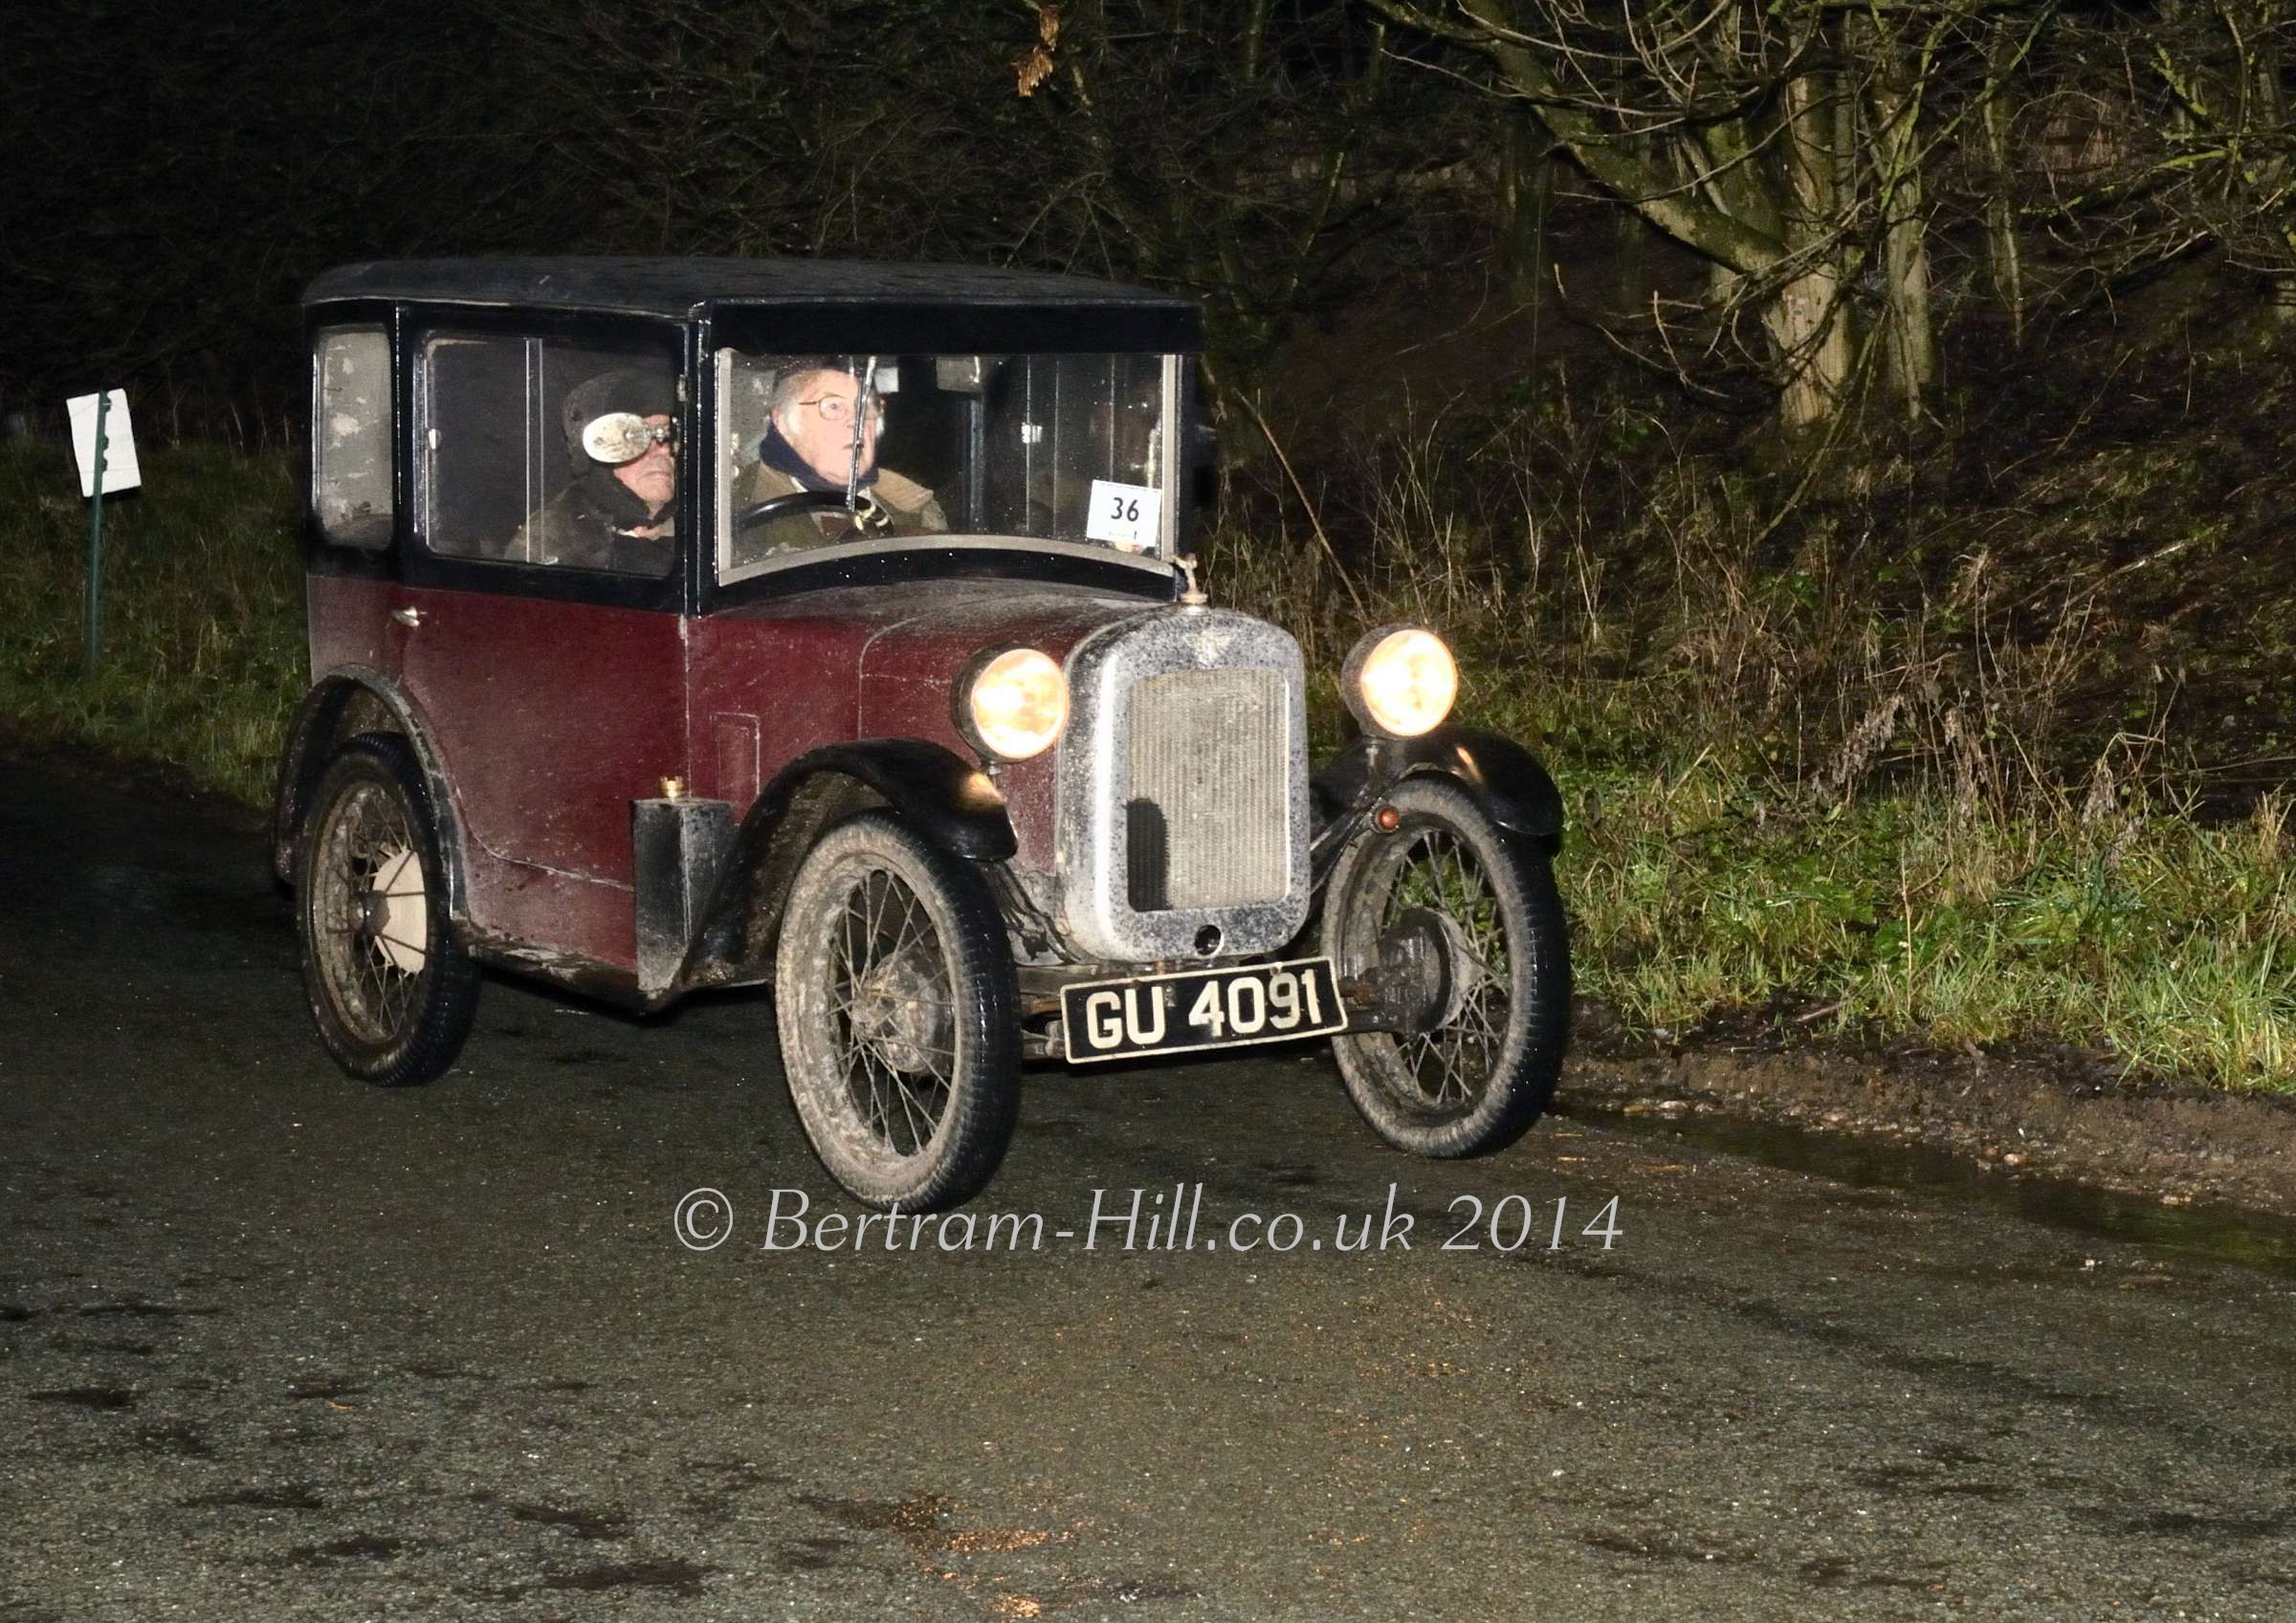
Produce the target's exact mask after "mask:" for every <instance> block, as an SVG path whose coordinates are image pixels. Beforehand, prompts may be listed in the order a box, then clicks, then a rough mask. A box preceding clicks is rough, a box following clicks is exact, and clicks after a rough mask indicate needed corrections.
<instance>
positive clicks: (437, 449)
mask: <svg viewBox="0 0 2296 1623" xmlns="http://www.w3.org/2000/svg"><path fill="white" fill-rule="evenodd" d="M422 385H423V386H422V397H423V446H424V455H425V458H426V476H425V477H424V479H423V526H422V529H423V536H424V539H425V541H426V542H427V544H428V545H429V547H430V548H431V551H432V552H435V553H440V554H444V555H446V556H449V557H454V558H478V559H495V560H497V561H501V562H508V563H540V564H548V565H551V566H553V567H557V568H562V569H589V570H601V571H605V572H607V573H612V574H619V575H643V576H651V577H654V578H657V579H658V578H660V577H662V576H665V575H668V574H669V573H670V570H671V566H672V564H673V561H674V560H675V559H676V556H677V525H678V515H677V502H676V494H677V484H678V478H677V453H678V447H677V442H676V423H677V419H678V410H677V366H676V362H675V352H674V351H673V349H672V348H671V347H670V346H669V345H667V344H664V345H661V346H659V347H647V346H638V345H629V346H614V345H601V344H596V343H589V342H574V341H571V340H561V339H545V338H538V337H521V336H518V335H510V334H493V333H487V334H452V333H447V334H438V335H435V336H433V337H431V339H430V340H428V341H427V342H426V343H425V344H424V347H423V365H422Z"/></svg>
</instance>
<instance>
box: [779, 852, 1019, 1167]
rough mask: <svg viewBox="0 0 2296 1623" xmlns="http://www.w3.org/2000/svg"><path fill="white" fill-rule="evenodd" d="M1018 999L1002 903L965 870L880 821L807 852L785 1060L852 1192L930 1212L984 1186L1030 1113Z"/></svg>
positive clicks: (793, 930) (785, 918) (814, 1133)
mask: <svg viewBox="0 0 2296 1623" xmlns="http://www.w3.org/2000/svg"><path fill="white" fill-rule="evenodd" d="M1019 1001H1020V996H1019V992H1018V990H1017V988H1016V986H1015V977H1014V975H1013V968H1012V957H1011V954H1010V952H1009V950H1008V949H1007V947H1006V946H1005V939H1004V922H1003V920H1002V918H1001V917H1000V916H999V914H998V912H997V908H996V903H995V902H994V901H993V900H992V899H991V897H990V896H989V893H988V888H987V887H986V886H985V885H983V884H982V882H981V879H980V876H979V875H978V874H976V873H974V872H973V871H972V870H971V869H970V868H969V867H967V866H965V865H964V864H963V863H962V862H960V861H959V860H958V859H957V858H955V857H952V856H950V855H948V854H947V853H946V852H944V851H942V850H940V849H939V848H938V846H936V845H934V844H931V843H929V842H928V841H926V840H924V839H923V838H922V837H920V836H919V835H917V834H916V832H915V831H914V830H912V829H910V828H908V827H907V826H905V825H904V824H903V823H901V822H899V821H898V820H897V819H895V818H894V817H892V816H889V815H888V814H886V813H883V812H865V813H863V814H862V815H861V816H859V817H856V818H854V819H852V820H851V821H850V822H843V823H840V824H838V825H837V826H836V827H835V828H833V829H831V830H830V831H829V832H828V834H826V835H824V836H823V837H822V839H821V841H820V843H819V844H816V845H815V846H814V847H813V849H812V850H811V851H810V852H808V853H807V854H806V860H805V863H804V865H803V866H800V867H799V869H798V871H797V877H796V878H795V880H794V881H793V882H792V883H791V886H790V890H789V902H788V906H787V908H786V909H785V910H784V912H783V915H782V932H781V944H780V947H779V949H778V950H777V952H776V954H775V963H774V1008H775V1013H776V1018H777V1020H778V1022H779V1024H780V1026H781V1036H782V1065H783V1069H784V1070H785V1071H786V1072H787V1073H788V1078H789V1096H790V1098H791V1100H792V1101H793V1102H794V1103H795V1105H796V1107H797V1115H798V1120H799V1121H800V1122H802V1123H803V1124H804V1125H805V1130H806V1137H807V1138H809V1139H811V1140H812V1142H813V1151H814V1153H815V1154H817V1155H819V1156H820V1157H821V1164H822V1165H823V1166H824V1167H826V1168H827V1169H828V1173H829V1175H830V1176H831V1177H833V1178H835V1179H836V1180H837V1181H838V1182H839V1183H840V1184H842V1185H843V1186H844V1187H845V1189H846V1191H847V1192H848V1193H849V1194H850V1195H852V1196H853V1197H854V1198H855V1199H858V1200H863V1201H866V1202H868V1203H869V1204H870V1205H872V1206H877V1207H880V1208H882V1207H891V1206H895V1205H897V1206H898V1207H899V1208H900V1210H902V1211H904V1212H933V1211H939V1210H943V1209H945V1208H947V1207H951V1206H956V1205H960V1204H961V1203H963V1202H964V1201H966V1200H969V1199H970V1198H972V1196H973V1195H977V1194H979V1193H980V1191H981V1189H982V1186H983V1185H984V1184H986V1183H987V1182H988V1179H989V1176H990V1174H991V1173H994V1172H995V1171H996V1170H997V1163H998V1162H999V1161H1001V1160H1003V1159H1004V1150H1005V1147H1006V1146H1007V1145H1008V1144H1010V1143H1011V1141H1012V1130H1013V1123H1014V1120H1015V1118H1016V1117H1017V1115H1018V1113H1019V1108H1020V1084H1019V1077H1020V1023H1019V1020H1018V1017H1017V1013H1016V1010H1017V1006H1018V1004H1019Z"/></svg>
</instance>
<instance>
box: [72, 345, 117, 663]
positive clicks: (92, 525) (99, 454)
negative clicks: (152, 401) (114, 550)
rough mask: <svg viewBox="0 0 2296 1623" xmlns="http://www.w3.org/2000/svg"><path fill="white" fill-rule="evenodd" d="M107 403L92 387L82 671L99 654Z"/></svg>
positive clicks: (107, 393) (105, 392)
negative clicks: (92, 462)
mask: <svg viewBox="0 0 2296 1623" xmlns="http://www.w3.org/2000/svg"><path fill="white" fill-rule="evenodd" d="M111 403H112V394H111V391H110V390H109V389H99V390H97V391H96V457H95V469H96V472H95V481H96V492H95V496H94V498H93V499H92V500H91V501H90V502H89V504H88V595H87V607H86V610H85V613H84V619H85V621H86V625H85V626H84V628H83V629H84V638H83V641H82V643H81V651H80V666H81V669H83V670H85V671H93V670H94V669H96V663H97V661H99V660H100V659H101V658H102V657H103V451H104V448H105V447H106V446H108V445H110V444H111V441H110V440H109V439H107V438H105V436H104V432H103V418H104V413H105V411H107V410H108V409H109V408H110V406H111Z"/></svg>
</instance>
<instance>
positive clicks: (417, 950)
mask: <svg viewBox="0 0 2296 1623" xmlns="http://www.w3.org/2000/svg"><path fill="white" fill-rule="evenodd" d="M359 929H360V932H361V933H362V934H363V935H364V936H365V937H366V939H367V940H368V941H370V942H372V943H373V945H374V947H375V950H376V951H377V952H379V953H381V954H383V958H384V961H385V962H386V963H388V964H389V965H390V967H391V968H392V969H395V970H397V971H398V972H399V973H400V974H402V975H420V974H421V973H422V971H423V965H424V963H425V962H426V961H427V960H428V958H429V956H430V954H429V950H428V945H427V944H428V943H429V941H430V939H431V903H430V898H429V897H427V896H426V895H424V893H423V865H422V861H421V859H420V858H418V857H417V856H416V855H415V854H414V852H413V851H412V850H410V849H409V848H408V847H407V846H405V845H400V846H396V847H394V848H393V849H391V850H388V851H386V852H384V853H383V860H382V861H381V862H380V863H378V864H376V865H375V872H374V877H373V878H371V879H369V880H368V881H367V883H366V894H365V895H364V897H362V898H361V899H360V904H359Z"/></svg>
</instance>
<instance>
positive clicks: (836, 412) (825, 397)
mask: <svg viewBox="0 0 2296 1623" xmlns="http://www.w3.org/2000/svg"><path fill="white" fill-rule="evenodd" d="M797 404H798V405H800V406H811V407H812V408H813V409H814V410H816V411H818V412H820V413H821V420H822V421H823V422H824V423H832V424H835V425H837V426H838V427H840V428H842V427H843V426H844V425H846V424H848V423H850V422H851V421H852V420H853V400H852V397H851V396H850V395H842V394H817V395H815V396H814V397H813V398H812V399H811V400H801V401H799V402H798V403H797ZM884 421H885V403H884V402H883V401H881V400H872V401H871V402H870V403H869V426H870V427H871V428H876V427H877V426H878V425H880V424H882V423H883V422H884Z"/></svg>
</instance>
